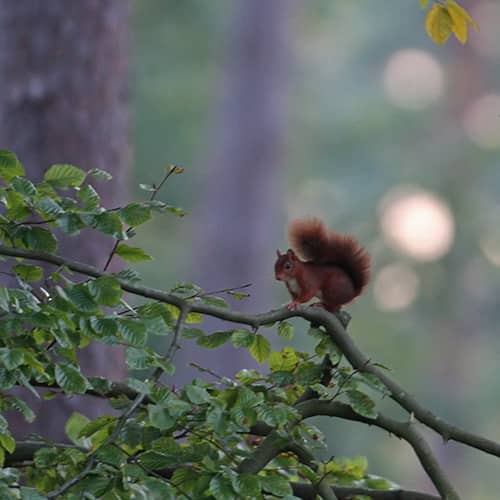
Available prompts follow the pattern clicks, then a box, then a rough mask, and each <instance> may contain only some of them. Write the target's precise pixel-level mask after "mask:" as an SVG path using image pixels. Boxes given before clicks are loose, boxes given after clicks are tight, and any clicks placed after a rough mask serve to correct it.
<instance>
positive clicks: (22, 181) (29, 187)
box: [10, 177, 37, 197]
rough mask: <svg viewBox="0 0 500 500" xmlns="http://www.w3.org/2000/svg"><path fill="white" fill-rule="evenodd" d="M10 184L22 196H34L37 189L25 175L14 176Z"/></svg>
mask: <svg viewBox="0 0 500 500" xmlns="http://www.w3.org/2000/svg"><path fill="white" fill-rule="evenodd" d="M10 185H11V186H12V187H13V188H14V190H15V191H17V192H18V193H19V194H21V195H23V196H30V197H31V196H36V194H37V189H36V187H35V185H34V184H33V183H32V182H31V181H30V180H29V179H26V177H14V178H13V179H12V181H11V182H10Z"/></svg>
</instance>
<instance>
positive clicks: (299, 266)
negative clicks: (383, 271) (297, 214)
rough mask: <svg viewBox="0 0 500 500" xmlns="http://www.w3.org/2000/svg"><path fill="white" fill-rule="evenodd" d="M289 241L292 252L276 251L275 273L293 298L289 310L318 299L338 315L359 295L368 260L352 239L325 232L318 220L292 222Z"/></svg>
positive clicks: (367, 269)
mask: <svg viewBox="0 0 500 500" xmlns="http://www.w3.org/2000/svg"><path fill="white" fill-rule="evenodd" d="M288 237H289V240H290V245H291V247H292V249H290V250H288V251H287V252H286V253H285V254H281V253H280V252H279V251H278V259H277V261H276V264H275V273H276V279H278V280H282V281H285V283H286V285H287V288H288V290H289V292H290V294H291V295H292V302H291V303H290V304H289V307H290V308H294V307H295V306H296V305H297V304H298V303H303V302H307V301H309V300H310V299H311V298H313V297H318V298H319V299H320V301H321V302H320V303H319V304H318V305H321V306H323V307H325V308H326V309H327V310H329V311H337V310H338V309H339V308H340V307H341V306H342V305H344V304H347V303H348V302H351V301H352V300H353V299H354V298H355V297H357V296H358V295H360V294H361V293H362V291H363V289H364V287H365V286H366V284H367V283H368V280H369V278H370V256H369V254H368V252H366V250H365V249H364V248H363V247H362V246H361V245H360V244H359V243H358V242H357V241H356V240H355V239H354V238H352V237H351V236H346V235H342V234H339V233H336V232H335V231H331V230H328V229H327V228H326V227H325V225H324V224H323V222H322V221H321V220H319V219H317V218H304V219H295V220H293V221H292V222H291V223H290V225H289V227H288ZM296 254H297V255H298V257H300V258H301V259H303V260H300V259H299V258H298V257H297V255H296Z"/></svg>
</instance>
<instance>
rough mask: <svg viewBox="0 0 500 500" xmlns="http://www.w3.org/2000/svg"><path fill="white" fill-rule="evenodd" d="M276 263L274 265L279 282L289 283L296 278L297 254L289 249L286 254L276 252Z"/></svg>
mask: <svg viewBox="0 0 500 500" xmlns="http://www.w3.org/2000/svg"><path fill="white" fill-rule="evenodd" d="M276 255H277V256H278V258H277V259H276V263H275V264H274V275H275V277H276V279H277V280H278V281H288V280H290V279H293V278H294V277H295V272H296V266H297V261H298V259H297V256H296V255H295V252H294V251H293V250H291V249H288V250H287V251H286V253H281V252H280V251H279V250H276Z"/></svg>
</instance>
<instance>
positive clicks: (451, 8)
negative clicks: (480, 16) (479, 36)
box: [446, 0, 479, 30]
mask: <svg viewBox="0 0 500 500" xmlns="http://www.w3.org/2000/svg"><path fill="white" fill-rule="evenodd" d="M446 5H447V8H448V12H449V13H450V15H454V16H455V17H460V18H462V19H463V20H464V21H465V22H466V23H469V24H470V25H471V26H472V27H473V28H474V29H475V30H479V26H478V25H477V23H476V21H474V19H472V17H470V15H469V13H468V12H467V11H466V10H465V9H464V8H463V7H461V6H460V5H458V3H457V2H455V0H446Z"/></svg>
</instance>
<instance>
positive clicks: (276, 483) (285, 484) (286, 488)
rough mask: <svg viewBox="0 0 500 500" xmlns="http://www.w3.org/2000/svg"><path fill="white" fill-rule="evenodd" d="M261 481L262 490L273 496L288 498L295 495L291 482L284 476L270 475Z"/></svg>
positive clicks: (261, 477)
mask: <svg viewBox="0 0 500 500" xmlns="http://www.w3.org/2000/svg"><path fill="white" fill-rule="evenodd" d="M260 481H261V483H262V489H263V490H264V491H266V492H268V493H270V494H271V495H274V496H277V497H286V496H287V495H292V493H293V490H292V486H291V485H290V482H289V481H288V479H287V478H286V477H284V476H281V475H278V474H272V475H271V474H269V475H266V476H260Z"/></svg>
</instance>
